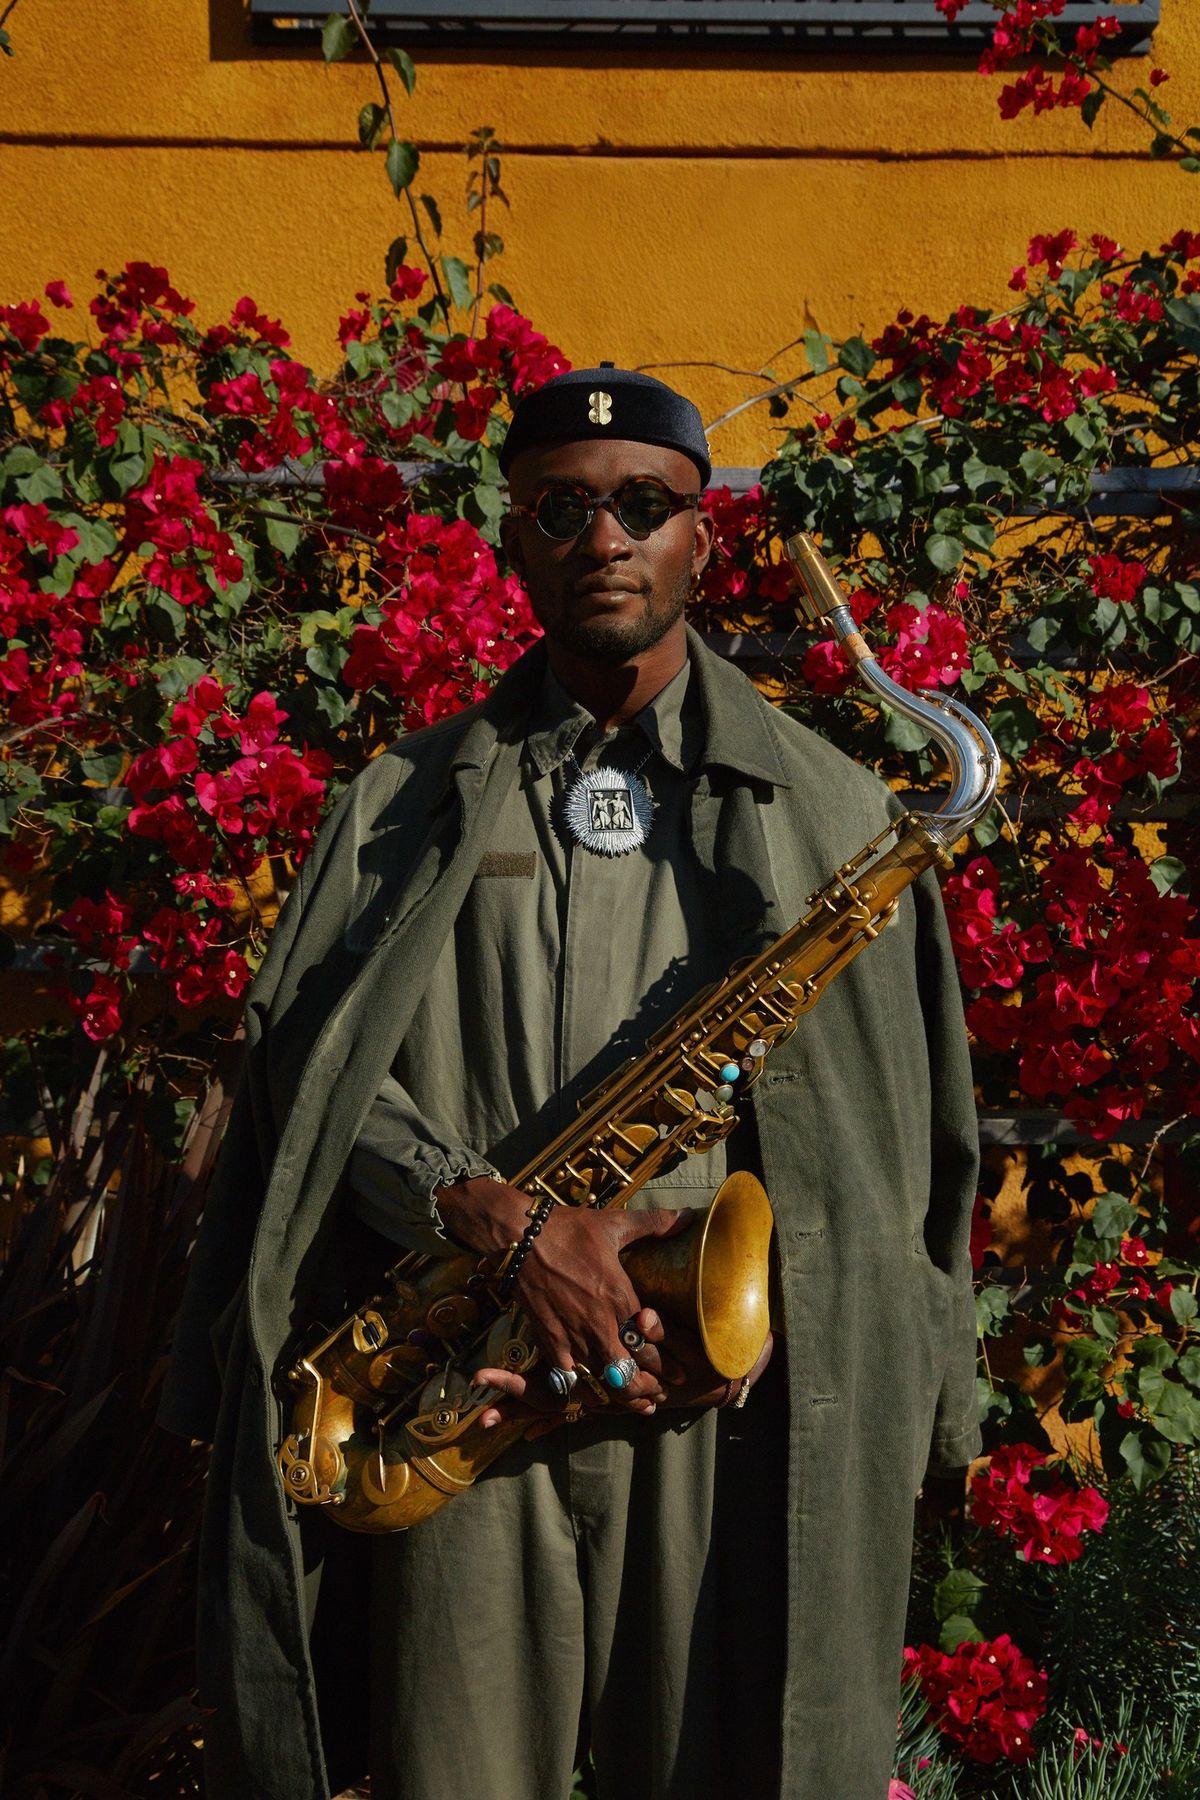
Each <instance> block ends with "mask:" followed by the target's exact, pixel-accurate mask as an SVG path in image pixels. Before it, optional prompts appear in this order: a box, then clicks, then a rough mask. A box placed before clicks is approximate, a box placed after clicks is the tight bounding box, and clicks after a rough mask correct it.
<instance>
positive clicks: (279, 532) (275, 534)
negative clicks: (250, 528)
mask: <svg viewBox="0 0 1200 1800" xmlns="http://www.w3.org/2000/svg"><path fill="white" fill-rule="evenodd" d="M264 524H265V525H266V528H267V541H268V543H270V544H272V545H274V547H275V549H276V550H278V551H279V554H280V555H281V556H286V557H292V556H294V555H295V554H296V548H297V546H298V545H299V542H300V527H299V525H293V524H292V522H291V521H290V520H287V519H276V518H269V519H266V520H264Z"/></svg>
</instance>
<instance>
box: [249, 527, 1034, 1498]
mask: <svg viewBox="0 0 1200 1800" xmlns="http://www.w3.org/2000/svg"><path fill="white" fill-rule="evenodd" d="M785 549H786V552H787V555H788V558H789V560H790V562H791V563H792V566H793V568H794V570H795V572H796V574H797V576H798V577H799V581H800V586H801V595H800V597H801V601H802V604H803V605H804V608H805V610H806V612H807V613H808V615H809V617H810V618H811V619H812V620H813V622H814V623H822V622H823V623H824V624H825V626H826V627H827V628H830V629H832V631H833V633H834V634H835V636H836V637H837V638H838V639H839V641H840V643H841V645H842V648H843V651H844V653H845V654H846V656H847V658H848V660H849V661H850V662H851V664H852V665H853V667H854V670H855V673H856V675H857V676H858V678H859V679H860V680H861V681H862V682H863V683H864V685H865V686H866V687H868V688H869V689H871V690H872V691H873V692H874V693H875V694H876V695H878V696H879V697H880V698H881V699H883V700H884V701H886V702H887V703H888V704H889V705H890V706H893V707H895V708H896V709H897V710H898V711H900V712H903V713H905V714H907V715H908V717H910V718H912V719H915V720H918V721H920V723H922V724H923V725H925V726H926V727H927V728H928V730H929V731H930V733H931V735H932V736H933V737H934V738H935V740H936V741H937V742H938V744H939V746H940V747H941V749H942V750H943V752H944V753H945V755H946V757H947V759H948V761H949V763H950V768H951V774H952V785H951V788H950V791H949V793H948V794H947V795H946V797H945V799H944V800H943V802H942V804H941V806H940V807H939V808H938V809H937V810H936V812H933V813H916V812H910V813H906V814H904V815H903V816H902V817H900V818H899V819H897V820H895V821H894V822H893V823H892V824H890V825H889V826H888V827H887V828H886V829H885V830H884V831H882V832H880V833H879V834H878V836H876V837H874V838H872V840H871V841H870V843H868V844H865V845H864V846H863V848H862V849H861V850H860V851H859V852H858V854H857V855H856V856H853V857H852V858H851V859H850V861H849V862H847V863H845V864H844V865H843V866H842V867H841V868H840V869H839V870H838V871H837V873H836V874H835V875H834V876H833V878H832V880H831V881H830V882H829V883H828V884H827V885H826V886H825V887H823V888H821V889H820V890H819V892H817V893H815V894H813V895H811V896H810V897H809V899H808V901H807V903H806V909H805V912H804V915H803V917H802V918H801V919H800V920H799V921H798V923H797V924H795V925H793V926H792V927H791V929H790V930H788V931H785V932H784V933H783V934H782V936H780V937H778V938H776V939H775V941H774V942H773V943H772V944H770V945H768V946H767V948H766V949H764V950H762V951H760V952H759V953H757V954H756V955H754V956H751V957H749V958H747V959H744V960H743V961H741V962H739V963H737V964H736V965H735V966H734V967H733V968H732V969H731V970H730V971H729V973H728V975H727V976H726V977H725V979H724V981H722V982H720V983H718V984H717V985H716V986H715V987H714V988H710V989H708V990H706V991H705V992H703V993H701V994H698V995H697V996H696V997H695V998H694V999H693V1000H692V1001H691V1002H690V1003H689V1004H688V1005H687V1006H686V1007H684V1009H683V1010H682V1011H681V1012H680V1013H679V1014H678V1015H677V1016H676V1017H675V1018H674V1019H672V1020H671V1021H670V1023H669V1024H667V1025H665V1026H664V1027H662V1029H661V1030H659V1031H658V1032H657V1033H656V1034H655V1035H654V1036H653V1037H652V1038H651V1039H650V1041H649V1042H648V1044H647V1045H646V1048H645V1051H644V1052H643V1054H642V1055H641V1056H640V1057H637V1058H635V1059H633V1060H632V1061H631V1062H630V1063H628V1064H627V1065H626V1066H625V1067H624V1068H622V1069H619V1070H618V1071H617V1072H616V1073H615V1074H613V1075H611V1076H610V1077H609V1078H608V1079H607V1080H606V1081H604V1082H603V1083H602V1084H601V1085H600V1086H599V1087H598V1088H597V1089H596V1090H595V1091H594V1092H593V1093H592V1094H590V1095H588V1096H587V1098H586V1099H585V1100H583V1101H582V1102H581V1103H580V1116H579V1117H578V1119H576V1120H574V1121H572V1123H571V1124H570V1125H569V1126H568V1127H567V1128H566V1129H565V1130H563V1131H562V1132H560V1133H559V1135H558V1136H557V1137H556V1138H555V1139H554V1140H553V1141H552V1142H551V1143H550V1144H548V1145H547V1146H546V1147H545V1149H544V1150H542V1151H541V1152H540V1153H539V1154H538V1155H537V1156H536V1157H535V1158H534V1159H533V1160H532V1161H531V1162H530V1163H528V1164H527V1165H526V1167H525V1168H523V1169H522V1170H521V1171H520V1172H519V1173H518V1174H517V1175H515V1176H514V1177H513V1180H512V1183H511V1185H512V1186H513V1187H516V1188H519V1189H520V1190H521V1191H522V1192H523V1193H525V1194H527V1195H528V1196H529V1199H530V1210H531V1211H532V1210H533V1209H534V1208H535V1207H536V1206H537V1205H538V1203H539V1202H541V1201H544V1200H546V1199H552V1200H554V1201H556V1202H559V1203H561V1204H563V1205H567V1206H597V1207H600V1206H604V1207H606V1206H623V1205H625V1204H627V1202H628V1201H629V1199H630V1197H631V1196H632V1195H633V1194H635V1193H636V1192H637V1191H638V1189H639V1188H641V1187H642V1186H643V1185H644V1184H645V1183H646V1182H647V1181H649V1180H650V1179H651V1177H652V1176H654V1175H656V1174H658V1173H659V1172H660V1171H661V1170H662V1169H663V1168H664V1167H665V1166H666V1165H667V1164H668V1163H674V1162H676V1161H677V1160H678V1158H679V1156H680V1155H681V1154H687V1155H692V1154H696V1153H697V1152H701V1151H705V1150H708V1149H711V1148H712V1146H713V1145H714V1144H717V1143H719V1142H720V1141H721V1139H723V1138H724V1137H726V1136H727V1135H728V1133H729V1132H730V1131H731V1130H732V1129H733V1127H734V1125H735V1124H736V1123H737V1118H738V1113H737V1109H736V1107H735V1105H734V1104H733V1101H734V1096H735V1093H736V1095H738V1096H740V1095H741V1094H743V1093H745V1092H746V1091H747V1090H748V1089H749V1088H751V1087H753V1085H754V1083H755V1081H757V1079H758V1077H759V1075H760V1073H761V1071H762V1068H763V1064H764V1061H765V1059H766V1058H767V1056H768V1055H769V1054H770V1052H771V1050H772V1049H773V1048H774V1046H775V1045H777V1044H781V1043H783V1042H785V1041H786V1039H787V1038H788V1037H790V1036H791V1034H792V1032H793V1031H794V1030H795V1028H796V1025H797V1023H798V1021H799V1019H800V1017H801V1015H802V1014H804V1013H806V1012H807V1011H808V1010H809V1009H810V1007H812V1006H814V1005H815V1004H816V1002H817V1000H818V999H819V998H820V996H821V993H822V991H823V990H824V988H825V987H826V985H827V984H828V983H829V982H830V981H832V980H833V978H834V976H835V975H837V974H838V972H839V971H840V970H842V969H844V968H845V967H846V965H847V964H848V963H849V962H850V961H851V960H852V959H853V958H854V957H855V956H857V955H858V953H859V951H860V950H863V949H865V948H866V946H867V945H868V944H869V943H871V942H872V941H873V940H874V939H875V938H877V937H878V936H879V934H880V932H881V931H882V930H883V929H884V927H885V926H886V925H887V923H888V921H889V920H890V919H891V918H892V916H893V914H894V913H895V911H896V908H897V906H898V905H899V903H900V898H901V896H902V894H903V893H904V890H905V889H906V888H907V887H909V886H910V885H911V884H912V882H914V881H915V880H916V879H917V877H918V876H919V875H921V874H923V873H924V871H925V870H926V869H928V868H930V867H931V866H932V865H934V864H935V863H937V864H942V865H948V864H949V862H950V855H949V852H950V850H951V848H952V847H953V846H954V845H955V844H956V843H957V842H958V841H959V840H960V839H961V838H962V837H963V836H964V835H965V833H966V832H967V831H969V830H970V829H971V827H972V825H974V824H975V823H976V821H977V820H978V819H980V818H981V817H982V816H983V814H984V813H985V812H986V811H987V809H988V807H989V806H990V805H991V803H992V798H993V795H994V793H995V789H996V783H997V778H998V774H999V757H998V755H997V752H996V747H995V745H994V743H993V742H992V739H991V737H990V736H989V734H988V732H987V730H986V729H985V727H984V726H983V725H982V724H981V723H980V722H979V721H978V720H977V719H976V718H975V717H974V715H973V714H972V713H970V712H969V711H968V710H967V709H966V708H965V707H964V706H962V705H960V704H959V702H957V701H956V700H953V699H951V698H950V697H949V696H947V695H936V696H918V695H915V694H912V693H910V692H909V691H908V690H907V689H905V688H902V687H900V686H898V685H897V683H895V682H894V681H892V680H891V678H890V677H889V676H887V675H886V674H884V672H883V671H882V669H880V667H879V665H878V663H877V662H876V660H875V658H874V656H873V655H872V653H871V650H870V648H869V646H868V645H867V643H866V641H865V639H864V638H863V636H862V634H861V633H860V632H859V630H858V628H857V627H856V625H855V623H854V620H853V617H852V616H851V613H850V610H849V607H848V605H847V602H846V598H845V595H844V594H843V592H842V590H841V588H840V587H839V586H838V584H837V582H836V580H835V578H834V576H833V573H832V571H831V569H830V567H829V565H828V563H827V562H826V561H825V559H824V558H823V557H822V555H821V553H820V552H819V550H818V549H817V547H816V545H815V544H814V543H813V542H812V540H811V539H810V538H809V537H808V536H807V534H805V533H803V532H801V533H799V534H797V535H796V536H795V537H793V538H790V539H789V540H788V542H787V544H786V546H785ZM772 1225H773V1219H772V1213H771V1205H770V1201H769V1200H768V1198H767V1195H766V1193H765V1191H764V1189H763V1187H762V1185H761V1183H760V1182H759V1181H758V1180H757V1179H756V1178H755V1177H754V1176H753V1175H751V1174H749V1173H747V1172H744V1171H739V1172H736V1173H734V1174H731V1175H730V1176H729V1177H728V1178H727V1179H726V1180H725V1181H724V1182H723V1183H722V1185H721V1187H720V1189H719V1190H718V1192H717V1195H716V1197H715V1198H714V1200H713V1202H712V1204H711V1206H710V1207H709V1209H708V1211H707V1213H706V1214H704V1215H703V1216H700V1214H699V1209H697V1219H696V1221H695V1222H693V1223H692V1225H691V1226H690V1228H688V1229H687V1230H685V1231H681V1232H678V1233H676V1234H675V1235H673V1236H671V1237H667V1238H650V1239H643V1240H641V1241H639V1242H636V1243H634V1244H632V1245H631V1246H629V1248H628V1249H626V1250H625V1251H624V1252H623V1253H622V1261H623V1263H624V1265H625V1267H626V1269H627V1270H628V1272H629V1275H630V1279H631V1280H632V1282H633V1285H634V1288H635V1290H636V1292H637V1294H638V1296H639V1298H640V1300H641V1302H642V1304H643V1305H649V1306H654V1307H655V1308H656V1309H657V1310H658V1311H659V1312H660V1313H661V1314H662V1316H663V1318H664V1320H666V1321H667V1322H668V1323H672V1322H675V1323H681V1324H685V1325H687V1326H689V1327H690V1328H691V1329H692V1330H694V1331H697V1330H698V1332H699V1334H700V1337H701V1339H702V1342H703V1345H704V1350H705V1354H706V1355H707V1357H708V1360H709V1362H710V1363H711V1365H712V1367H713V1369H714V1371H715V1374H716V1376H717V1377H719V1378H723V1379H726V1380H728V1379H740V1378H741V1377H742V1376H744V1375H745V1374H746V1373H747V1372H748V1371H749V1370H750V1369H752V1368H753V1366H754V1364H755V1362H756V1361H757V1359H758V1356H759V1353H760V1352H761V1350H762V1347H763V1345H764V1344H765V1342H766V1337H767V1332H768V1330H769V1329H770V1323H771V1320H770V1299H769V1291H768V1289H769V1246H770V1239H771V1231H772ZM498 1277H499V1270H498V1268H497V1266H496V1265H495V1260H494V1259H491V1258H483V1259H482V1260H481V1259H479V1258H477V1257H476V1256H474V1255H473V1254H470V1253H463V1254H459V1255H451V1256H447V1257H436V1256H426V1255H422V1254H419V1253H415V1252H414V1253H410V1254H408V1255H406V1256H403V1257H401V1258H400V1260H399V1261H398V1262H397V1263H395V1264H394V1265H393V1266H392V1267H391V1268H390V1269H388V1271H387V1272H386V1275H385V1276H384V1278H383V1284H382V1286H381V1291H380V1292H379V1293H378V1294H376V1295H374V1296H372V1298H370V1299H369V1300H367V1301H366V1302H365V1303H364V1304H363V1305H361V1306H360V1307H358V1309H357V1310H356V1311H355V1312H354V1313H352V1314H351V1315H350V1317H349V1318H347V1319H345V1320H343V1322H342V1323H341V1324H340V1325H339V1326H337V1328H336V1329H335V1330H333V1331H330V1332H328V1333H327V1334H325V1335H324V1336H322V1337H321V1338H320V1340H319V1341H318V1342H317V1343H315V1344H314V1345H313V1346H312V1347H311V1348H310V1349H309V1350H308V1351H307V1352H306V1353H304V1354H302V1355H300V1356H299V1357H298V1358H297V1360H296V1361H295V1362H294V1363H293V1364H292V1366H291V1367H289V1368H288V1369H287V1370H286V1372H285V1375H284V1383H285V1386H284V1389H283V1397H284V1400H285V1409H286V1405H287V1403H288V1402H290V1404H291V1418H290V1423H291V1430H290V1432H289V1433H288V1435H287V1436H286V1437H285V1439H284V1441H283V1443H282V1445H281V1447H280V1449H279V1451H278V1454H277V1458H276V1461H277V1465H278V1468H279V1472H280V1475H281V1478H282V1480H283V1485H284V1489H285V1491H286V1493H287V1494H289V1495H290V1496H291V1498H292V1499H293V1500H295V1501H297V1502H298V1503H299V1504H301V1505H306V1506H324V1507H327V1508H328V1509H329V1512H328V1516H329V1517H330V1518H331V1519H332V1520H335V1521H336V1522H337V1523H338V1524H340V1525H343V1526H345V1527H347V1528H348V1529H349V1530H351V1531H360V1532H387V1531H401V1530H404V1529H406V1528H407V1527H409V1526H411V1525H415V1524H417V1523H419V1521H420V1520H422V1519H424V1518H427V1517H428V1516H429V1515H430V1514H431V1513H433V1512H435V1511H437V1510H438V1508H440V1507H442V1506H444V1505H445V1504H446V1502H447V1501H448V1500H450V1499H452V1498H453V1497H454V1495H455V1494H458V1493H461V1492H462V1491H463V1490H464V1489H466V1488H469V1487H470V1486H471V1484H472V1482H473V1481H474V1480H475V1478H476V1477H477V1476H478V1475H479V1474H480V1473H481V1472H482V1471H483V1470H484V1469H485V1468H487V1467H488V1466H489V1465H490V1464H491V1463H492V1462H494V1461H495V1459H496V1458H497V1457H498V1456H500V1455H501V1454H502V1452H503V1451H504V1450H505V1449H506V1448H507V1447H508V1446H509V1445H510V1444H512V1443H514V1442H515V1441H516V1440H517V1439H518V1438H520V1437H522V1436H523V1435H524V1433H525V1431H526V1429H527V1428H528V1419H525V1418H519V1417H518V1418H512V1419H508V1420H505V1421H504V1422H503V1423H501V1424H500V1425H498V1426H495V1427H493V1428H492V1429H491V1430H489V1431H486V1432H485V1431H484V1430H483V1429H482V1427H481V1426H480V1425H479V1422H478V1421H479V1415H480V1414H481V1413H482V1412H483V1410H484V1408H485V1407H487V1406H488V1405H490V1404H492V1403H494V1402H495V1401H496V1399H497V1398H499V1396H498V1394H497V1391H496V1390H495V1389H494V1388H486V1387H485V1388H479V1387H476V1386H473V1385H472V1383H471V1376H472V1373H473V1372H474V1371H475V1370H476V1369H480V1368H505V1369H511V1370H515V1371H517V1372H520V1373H523V1372H524V1371H526V1370H528V1369H529V1368H531V1367H532V1366H533V1364H534V1363H535V1362H536V1360H537V1350H536V1347H535V1345H534V1344H533V1342H532V1341H531V1336H530V1331H529V1326H528V1322H527V1321H526V1320H525V1318H524V1317H523V1315H522V1314H521V1312H520V1310H519V1309H518V1308H516V1307H515V1306H512V1305H505V1304H503V1303H502V1302H501V1300H500V1298H499V1294H498V1288H497V1283H498Z"/></svg>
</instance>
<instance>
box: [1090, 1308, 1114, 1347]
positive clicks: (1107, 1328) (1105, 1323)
mask: <svg viewBox="0 0 1200 1800" xmlns="http://www.w3.org/2000/svg"><path fill="white" fill-rule="evenodd" d="M1092 1330H1093V1331H1094V1332H1095V1334H1096V1336H1097V1337H1098V1338H1099V1339H1100V1342H1101V1343H1102V1344H1115V1343H1116V1341H1117V1338H1118V1337H1119V1336H1120V1333H1121V1327H1120V1324H1119V1323H1118V1320H1117V1315H1116V1313H1115V1312H1110V1311H1109V1309H1108V1307H1107V1306H1093V1308H1092Z"/></svg>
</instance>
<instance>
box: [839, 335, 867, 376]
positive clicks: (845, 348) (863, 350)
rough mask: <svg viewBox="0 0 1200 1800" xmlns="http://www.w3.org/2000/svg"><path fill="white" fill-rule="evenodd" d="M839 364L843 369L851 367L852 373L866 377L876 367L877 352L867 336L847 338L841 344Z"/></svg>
mask: <svg viewBox="0 0 1200 1800" xmlns="http://www.w3.org/2000/svg"><path fill="white" fill-rule="evenodd" d="M838 364H839V367H841V368H843V369H849V371H850V373H851V375H857V376H859V377H860V378H863V379H865V377H866V376H868V375H869V374H870V373H871V370H872V369H873V368H874V367H875V352H874V351H873V350H872V348H871V346H870V345H869V344H868V343H867V341H866V339H865V338H860V337H852V338H847V339H846V341H845V343H844V344H842V345H841V346H840V349H839V354H838Z"/></svg>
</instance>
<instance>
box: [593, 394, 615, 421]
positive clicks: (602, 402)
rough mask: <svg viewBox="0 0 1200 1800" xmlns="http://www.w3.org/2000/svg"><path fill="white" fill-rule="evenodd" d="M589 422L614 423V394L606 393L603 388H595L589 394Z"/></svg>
mask: <svg viewBox="0 0 1200 1800" xmlns="http://www.w3.org/2000/svg"><path fill="white" fill-rule="evenodd" d="M588 424H589V425H611V424H612V395H611V394H606V393H605V392H604V389H603V388H593V390H592V392H591V393H590V394H589V395H588Z"/></svg>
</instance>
